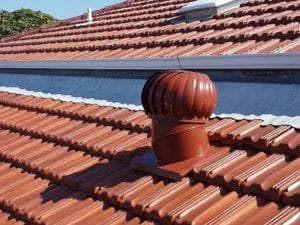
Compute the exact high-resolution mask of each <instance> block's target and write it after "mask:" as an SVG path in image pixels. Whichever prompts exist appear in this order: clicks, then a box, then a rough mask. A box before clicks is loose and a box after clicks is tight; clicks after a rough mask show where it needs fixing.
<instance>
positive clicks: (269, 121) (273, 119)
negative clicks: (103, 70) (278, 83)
mask: <svg viewBox="0 0 300 225" xmlns="http://www.w3.org/2000/svg"><path fill="white" fill-rule="evenodd" d="M0 91H4V92H8V93H14V94H21V95H27V96H34V97H42V98H52V99H54V100H60V101H65V102H74V103H86V104H96V105H99V106H110V107H115V108H127V109H130V110H135V111H140V110H143V107H142V106H137V105H132V104H123V103H118V102H109V101H106V100H98V99H93V98H81V97H73V96H70V95H61V94H51V93H43V92H36V91H29V90H26V89H20V88H18V87H3V86H2V87H1V86H0ZM211 117H212V118H215V117H218V118H231V119H235V120H243V119H245V120H262V125H265V126H266V125H274V126H283V125H287V126H291V127H294V128H296V129H300V116H294V117H291V116H284V115H282V116H275V115H272V114H262V115H243V114H236V113H233V114H226V113H222V114H218V115H216V114H213V115H212V116H211Z"/></svg>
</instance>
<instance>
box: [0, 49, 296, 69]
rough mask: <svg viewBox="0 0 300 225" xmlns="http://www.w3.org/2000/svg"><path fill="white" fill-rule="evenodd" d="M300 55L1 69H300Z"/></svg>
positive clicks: (9, 64) (22, 64) (21, 64)
mask: <svg viewBox="0 0 300 225" xmlns="http://www.w3.org/2000/svg"><path fill="white" fill-rule="evenodd" d="M299 59H300V53H273V54H241V55H222V56H195V57H187V56H178V57H169V58H128V59H125V58H122V59H100V60H45V61H41V60H40V61H0V68H1V69H82V70H170V69H300V60H299Z"/></svg>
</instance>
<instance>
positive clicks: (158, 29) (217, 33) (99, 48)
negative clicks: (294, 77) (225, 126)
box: [0, 0, 300, 61]
mask: <svg viewBox="0 0 300 225" xmlns="http://www.w3.org/2000/svg"><path fill="white" fill-rule="evenodd" d="M191 1H192V0H164V1H138V2H137V1H129V0H128V1H125V2H123V3H120V4H118V5H117V6H113V7H108V8H105V9H103V10H97V11H94V12H93V16H94V23H93V24H91V25H89V26H75V25H76V24H80V23H82V22H85V16H84V15H82V16H79V17H75V18H71V19H67V20H64V21H61V22H59V23H57V24H54V25H49V26H43V27H42V28H39V29H36V30H35V31H32V32H29V33H23V34H20V35H17V36H14V37H10V38H3V39H1V40H0V47H1V50H0V55H1V60H2V61H3V60H4V61H6V60H47V59H51V60H66V59H67V60H68V59H69V60H71V59H105V58H123V57H125V58H140V57H174V56H183V55H193V56H200V55H216V54H220V55H224V54H244V53H272V52H298V51H299V44H298V39H299V17H300V1H299V0H288V1H277V0H276V1H269V0H263V1H255V0H250V1H246V2H245V3H242V4H241V6H240V7H239V8H236V9H232V10H230V11H228V12H225V13H222V14H219V15H215V16H213V18H211V19H210V20H208V21H193V22H184V21H180V20H179V22H176V21H177V20H178V18H179V17H180V15H179V14H178V13H177V10H178V9H179V8H181V7H182V6H184V5H185V4H187V3H189V2H191ZM242 42H243V43H242ZM209 45H214V46H216V47H217V48H218V50H216V51H211V50H209V49H208V50H207V51H204V52H203V51H202V50H201V49H202V46H209ZM230 45H232V46H233V48H232V50H231V49H228V47H229V46H230ZM193 46H194V47H193Z"/></svg>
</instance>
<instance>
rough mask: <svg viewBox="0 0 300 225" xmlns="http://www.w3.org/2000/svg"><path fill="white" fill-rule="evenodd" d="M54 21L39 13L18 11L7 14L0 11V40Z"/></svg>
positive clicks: (27, 10)
mask: <svg viewBox="0 0 300 225" xmlns="http://www.w3.org/2000/svg"><path fill="white" fill-rule="evenodd" d="M55 21H57V20H56V19H55V18H53V17H52V16H50V15H48V14H46V13H42V12H41V11H32V10H30V9H20V10H16V11H14V12H8V11H5V10H0V38H1V37H4V36H10V35H15V34H17V33H20V32H24V31H29V30H32V29H35V28H37V27H40V26H41V25H43V24H48V23H52V22H55Z"/></svg>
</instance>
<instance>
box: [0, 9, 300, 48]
mask: <svg viewBox="0 0 300 225" xmlns="http://www.w3.org/2000/svg"><path fill="white" fill-rule="evenodd" d="M247 17H248V16H247ZM299 18H300V13H299V12H297V11H296V12H293V11H284V12H283V13H278V14H271V13H267V14H262V15H261V16H258V17H254V18H251V17H250V18H244V17H241V18H239V19H236V20H228V22H224V23H209V22H208V23H206V24H202V26H191V25H189V26H186V25H185V26H183V27H181V28H180V27H178V25H173V26H171V27H170V28H169V29H167V30H162V28H159V27H157V28H155V29H154V30H150V31H149V30H145V29H140V30H141V32H138V30H137V31H135V32H129V33H122V34H120V33H115V34H114V33H108V34H101V33H98V32H99V29H97V31H98V32H97V34H94V35H92V34H91V33H90V32H93V33H94V32H95V31H96V30H91V31H90V30H87V31H88V33H90V34H91V35H88V33H85V34H87V35H85V36H81V37H78V35H76V34H74V31H72V32H71V33H72V35H70V34H68V33H62V35H63V36H62V38H60V37H58V38H57V37H51V35H53V34H50V35H43V36H40V39H39V40H38V41H37V40H32V39H29V41H27V42H26V41H24V40H22V41H16V42H9V43H3V44H0V46H1V47H17V46H27V45H42V44H51V43H52V44H53V43H67V42H68V43H69V42H73V43H74V44H75V43H76V42H83V41H96V40H107V39H123V38H134V37H140V36H143V37H150V36H161V35H162V34H164V33H165V34H168V37H167V39H173V38H172V36H171V34H176V33H177V34H178V35H180V38H181V40H184V39H186V37H185V36H183V34H185V33H187V34H186V35H188V36H193V35H195V33H194V32H193V31H196V32H204V31H206V30H209V29H213V30H215V31H217V30H223V29H225V28H234V29H237V28H243V27H246V26H249V25H251V26H252V27H261V29H264V27H263V25H268V26H269V27H270V28H273V27H275V25H276V24H279V25H281V24H283V23H284V24H288V23H292V22H296V21H298V20H299ZM268 26H267V27H268ZM100 32H101V31H100ZM253 33H255V32H253ZM78 34H82V31H79V32H78ZM66 35H68V37H67V38H66V37H65V36H66ZM218 35H221V34H218ZM42 37H43V38H42ZM46 37H48V38H46ZM4 49H5V48H3V50H4ZM8 49H9V48H8ZM10 49H11V48H10Z"/></svg>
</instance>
